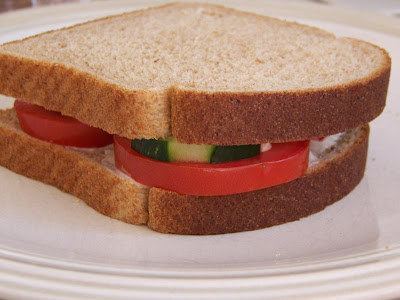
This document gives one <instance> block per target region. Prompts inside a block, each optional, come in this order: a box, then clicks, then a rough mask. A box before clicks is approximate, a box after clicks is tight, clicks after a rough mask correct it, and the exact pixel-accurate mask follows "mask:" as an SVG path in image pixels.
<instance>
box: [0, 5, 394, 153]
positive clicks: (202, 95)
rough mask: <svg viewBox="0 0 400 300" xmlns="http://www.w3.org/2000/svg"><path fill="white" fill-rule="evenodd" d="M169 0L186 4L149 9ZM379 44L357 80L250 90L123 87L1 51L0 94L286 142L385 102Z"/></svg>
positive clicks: (199, 132)
mask: <svg viewBox="0 0 400 300" xmlns="http://www.w3.org/2000/svg"><path fill="white" fill-rule="evenodd" d="M173 5H178V6H179V5H190V4H167V5H165V6H162V7H159V8H152V9H162V8H163V7H168V6H173ZM193 5H196V4H193ZM218 7H219V6H218ZM219 8H220V9H226V10H228V11H230V12H232V13H233V12H235V10H233V9H228V8H221V7H219ZM142 12H143V11H137V12H134V13H133V15H138V14H140V13H142ZM241 13H242V14H248V13H245V12H241ZM252 15H253V14H252ZM254 16H256V17H259V18H262V16H257V15H254ZM109 18H117V16H113V17H109ZM105 19H107V18H105ZM91 22H96V21H91ZM89 23H90V22H89ZM75 26H79V25H75ZM351 40H352V41H354V43H356V44H357V43H365V42H362V41H357V40H355V39H351ZM12 43H16V42H12ZM375 48H378V47H376V46H375ZM378 49H379V48H378ZM379 51H380V52H381V54H382V57H383V63H382V65H381V68H380V69H378V70H376V71H375V72H374V73H373V74H370V76H369V77H368V78H364V79H362V80H356V81H352V82H349V83H348V84H346V85H339V86H333V87H332V86H331V87H328V88H322V89H315V90H311V89H310V90H300V91H287V92H268V91H260V92H251V93H248V92H238V93H236V92H215V93H210V92H204V91H192V90H182V89H179V88H178V87H175V86H172V87H169V88H166V89H159V90H154V89H151V90H128V89H126V88H124V87H121V86H119V85H116V84H114V83H110V82H107V81H105V80H103V79H101V78H97V77H96V76H94V75H91V74H89V73H85V72H83V71H81V70H78V69H76V68H74V67H70V66H66V65H63V64H61V63H49V62H47V61H43V60H33V59H29V58H24V57H18V56H14V55H12V54H10V53H7V52H1V53H0V78H1V80H0V93H2V94H5V95H8V96H12V97H17V98H19V99H20V100H22V101H26V102H30V103H35V104H38V105H41V106H44V107H45V108H47V109H51V110H56V111H60V112H62V113H63V114H65V115H68V116H72V117H74V118H76V119H78V120H80V121H83V122H85V123H87V124H90V125H91V126H94V127H98V128H102V129H104V130H105V131H107V132H109V133H112V134H118V135H120V136H124V137H127V138H160V137H161V138H162V137H166V136H168V135H171V134H173V135H174V136H175V137H176V138H177V139H178V140H179V141H180V142H184V143H195V144H216V145H235V144H237V145H238V144H239V145H240V144H255V143H262V142H286V141H294V140H303V139H310V138H313V137H321V136H327V135H331V134H335V133H338V132H343V131H346V130H349V129H352V128H355V127H357V126H360V125H361V124H364V123H368V122H370V121H371V120H372V119H374V118H375V117H377V116H378V115H379V114H380V113H381V112H382V110H383V108H384V106H385V100H386V93H387V87H388V83H389V77H390V65H391V61H390V57H389V55H388V53H387V52H386V51H385V50H383V49H379Z"/></svg>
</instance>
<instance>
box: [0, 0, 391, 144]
mask: <svg viewBox="0 0 400 300" xmlns="http://www.w3.org/2000/svg"><path fill="white" fill-rule="evenodd" d="M389 75H390V57H389V56H388V54H387V53H386V51H384V50H383V49H381V48H379V47H376V46H374V45H372V44H369V43H367V42H363V41H359V40H355V39H350V38H336V37H335V36H334V35H332V34H330V33H327V32H325V31H323V30H319V29H317V28H313V27H310V26H305V25H300V24H297V23H294V22H285V21H281V20H278V19H274V18H269V17H265V16H259V15H255V14H251V13H246V12H240V11H237V10H234V9H229V8H225V7H221V6H217V5H211V4H196V3H173V4H168V5H164V6H161V7H156V8H150V9H147V10H141V11H135V12H131V13H127V14H122V15H119V16H114V17H108V18H104V19H100V20H96V21H91V22H88V23H84V24H81V25H76V26H73V27H70V28H65V29H62V30H57V31H52V32H48V33H44V34H41V35H38V36H35V37H31V38H27V39H24V40H22V41H16V42H11V43H7V44H4V45H2V46H0V76H1V81H0V92H1V93H4V94H6V95H9V96H13V97H18V98H20V99H21V100H23V101H27V102H33V103H36V104H39V105H42V106H44V107H46V108H48V109H53V110H57V111H61V112H62V113H63V114H65V115H69V116H73V117H75V118H77V119H79V120H81V121H84V122H86V123H88V124H90V125H92V126H95V127H99V128H102V129H104V130H106V131H108V132H110V133H114V134H119V135H121V136H125V137H128V138H136V137H137V138H158V137H165V136H168V135H170V134H171V133H172V134H173V135H174V136H175V137H176V138H177V139H178V140H180V141H182V142H186V143H206V144H243V143H246V144H249V143H258V142H260V141H262V142H266V141H269V142H282V141H289V140H294V139H303V138H310V137H314V136H326V135H330V134H334V133H338V132H343V131H346V130H349V129H352V128H354V127H355V126H360V125H361V124H364V123H367V122H369V121H370V120H372V119H373V118H375V117H376V116H377V115H379V114H380V112H381V111H382V110H383V107H384V105H385V99H386V90H387V86H388V81H389ZM197 110H199V113H197ZM359 110H361V112H360V113H356V112H357V111H359ZM244 111H246V112H247V113H244ZM311 120H314V122H311ZM315 124H320V125H319V126H315ZM329 124H330V125H329ZM265 128H266V129H265ZM289 128H290V130H289ZM292 129H293V130H292ZM222 136H223V137H224V138H223V139H221V137H222Z"/></svg>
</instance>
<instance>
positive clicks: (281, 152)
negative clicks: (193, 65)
mask: <svg viewBox="0 0 400 300" xmlns="http://www.w3.org/2000/svg"><path fill="white" fill-rule="evenodd" d="M15 109H16V111H17V115H18V118H19V121H20V125H21V128H22V129H23V130H24V131H25V132H26V133H28V134H29V135H31V136H33V137H36V138H39V139H42V140H45V141H48V142H51V143H55V144H59V145H63V146H67V147H71V146H72V147H78V149H79V148H81V149H82V150H83V151H92V150H90V148H92V147H94V148H102V147H104V146H105V145H107V144H111V143H112V136H111V135H109V134H107V133H106V132H104V131H102V130H100V129H96V128H92V127H90V126H89V125H86V124H83V123H80V122H79V121H77V120H75V119H73V118H71V117H65V116H62V115H61V114H60V113H56V112H52V111H47V110H45V109H44V108H42V107H39V106H36V105H32V104H27V103H23V102H21V101H18V100H16V101H15ZM340 136H341V134H338V135H334V136H330V137H327V138H324V139H319V140H315V141H311V144H310V141H299V142H290V143H278V144H272V145H271V144H268V143H266V144H262V145H243V146H214V145H190V144H181V143H179V142H177V141H176V140H175V139H174V138H172V137H171V138H169V139H166V140H132V141H130V140H128V139H125V138H122V137H118V136H114V138H113V140H114V151H113V150H112V148H111V146H108V147H106V148H105V149H104V157H103V159H102V161H101V163H102V164H103V165H105V166H106V167H107V168H108V169H110V170H112V171H113V172H117V173H119V176H121V177H125V178H127V177H128V176H129V177H130V178H133V182H135V184H137V185H139V186H149V187H159V188H163V189H165V190H170V191H175V192H178V193H180V194H187V195H199V196H215V195H229V194H239V193H244V192H249V191H254V190H259V189H264V188H268V187H271V186H275V185H279V184H282V183H285V182H289V181H291V180H294V179H296V178H298V177H300V176H302V174H303V173H304V172H306V170H307V168H308V166H309V165H313V164H316V163H317V162H318V159H320V158H321V155H322V153H324V152H326V151H327V150H328V149H330V148H332V147H334V145H335V143H336V142H337V141H338V140H339V139H340ZM88 148H89V149H88Z"/></svg>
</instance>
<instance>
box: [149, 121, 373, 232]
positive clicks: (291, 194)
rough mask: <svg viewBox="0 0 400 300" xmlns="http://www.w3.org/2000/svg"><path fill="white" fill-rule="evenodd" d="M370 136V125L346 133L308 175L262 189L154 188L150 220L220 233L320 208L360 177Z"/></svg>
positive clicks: (171, 228)
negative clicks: (209, 192)
mask: <svg viewBox="0 0 400 300" xmlns="http://www.w3.org/2000/svg"><path fill="white" fill-rule="evenodd" d="M368 136H369V127H368V125H365V126H364V127H360V128H358V129H356V130H354V131H351V132H349V133H347V134H345V135H344V136H342V137H341V139H340V141H339V142H338V145H337V146H335V147H333V148H331V149H328V150H327V151H326V153H324V157H325V158H324V159H323V160H322V161H321V163H319V164H318V165H315V166H312V167H310V168H309V169H308V170H307V172H306V173H305V175H303V176H302V177H300V178H298V179H296V180H294V181H291V182H288V183H285V184H281V185H278V186H274V187H271V188H268V189H264V190H259V191H254V192H249V193H243V194H236V195H228V196H223V197H222V196H212V197H204V196H189V195H180V194H177V193H175V192H170V191H165V190H161V189H157V188H152V189H151V190H150V194H149V222H148V226H149V227H150V228H152V229H153V230H156V231H160V232H164V233H175V234H197V235H205V234H221V233H232V232H241V231H247V230H255V229H261V228H265V227H269V226H274V225H278V224H283V223H287V222H291V221H295V220H298V219H300V218H303V217H306V216H309V215H311V214H314V213H317V212H319V211H321V210H323V209H324V208H325V207H326V206H328V205H330V204H332V203H334V202H336V201H338V200H340V199H342V198H343V197H344V196H346V195H347V194H349V193H350V192H351V191H352V190H353V189H354V188H355V187H356V185H357V184H358V183H359V182H360V181H361V179H362V177H363V175H364V170H365V164H366V158H367V150H368Z"/></svg>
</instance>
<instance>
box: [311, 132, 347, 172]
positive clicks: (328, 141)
mask: <svg viewBox="0 0 400 300" xmlns="http://www.w3.org/2000/svg"><path fill="white" fill-rule="evenodd" d="M342 135H343V133H338V134H334V135H329V136H327V137H325V138H324V139H323V140H322V141H315V140H311V141H310V155H309V159H308V165H309V166H312V165H314V164H318V163H319V161H320V158H321V154H322V153H323V152H325V151H326V150H328V149H329V148H331V147H332V146H334V145H335V144H336V143H337V141H338V140H339V139H340V137H341V136H342Z"/></svg>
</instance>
